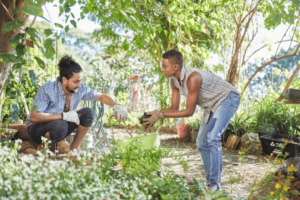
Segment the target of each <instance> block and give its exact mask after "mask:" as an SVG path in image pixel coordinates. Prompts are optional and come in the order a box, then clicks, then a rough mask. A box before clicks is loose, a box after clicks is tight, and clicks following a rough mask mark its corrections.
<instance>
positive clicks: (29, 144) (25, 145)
mask: <svg viewBox="0 0 300 200" xmlns="http://www.w3.org/2000/svg"><path fill="white" fill-rule="evenodd" d="M19 145H20V146H21V148H20V150H19V152H20V153H24V152H25V150H26V149H29V148H31V149H36V147H35V145H34V144H33V143H32V142H31V141H30V140H25V141H22V143H19Z"/></svg>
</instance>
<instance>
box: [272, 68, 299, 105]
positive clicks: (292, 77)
mask: <svg viewBox="0 0 300 200" xmlns="http://www.w3.org/2000/svg"><path fill="white" fill-rule="evenodd" d="M299 69H300V64H299V65H298V66H297V68H296V69H295V71H294V72H293V74H292V76H291V77H290V79H289V80H288V82H287V84H286V86H285V87H284V89H283V92H282V93H281V95H280V96H279V97H278V98H277V99H276V100H275V103H276V102H277V101H281V100H282V99H283V94H284V92H285V90H286V89H288V88H289V87H290V85H291V83H292V81H293V79H294V78H295V76H296V74H297V72H298V71H299Z"/></svg>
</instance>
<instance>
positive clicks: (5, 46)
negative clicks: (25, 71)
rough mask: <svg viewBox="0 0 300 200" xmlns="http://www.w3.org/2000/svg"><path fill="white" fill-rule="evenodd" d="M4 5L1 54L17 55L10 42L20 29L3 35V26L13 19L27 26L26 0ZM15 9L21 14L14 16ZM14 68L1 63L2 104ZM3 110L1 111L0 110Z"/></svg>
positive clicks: (0, 7)
mask: <svg viewBox="0 0 300 200" xmlns="http://www.w3.org/2000/svg"><path fill="white" fill-rule="evenodd" d="M1 2H2V3H3V5H4V6H5V7H6V9H7V11H6V9H5V8H4V7H3V5H0V16H1V17H0V53H12V54H14V53H15V49H12V48H11V46H10V44H9V40H10V39H11V38H12V37H13V36H15V35H16V34H17V33H18V29H14V30H12V31H9V32H7V33H5V34H3V33H2V26H3V25H4V24H5V23H7V22H9V21H12V18H13V19H14V20H15V19H20V20H21V21H24V25H25V24H26V22H27V20H28V16H26V15H24V14H23V12H22V4H23V3H24V0H16V1H15V5H13V4H14V1H12V0H1ZM14 7H17V8H19V9H20V12H19V13H16V14H14V15H13V14H12V10H13V8H14ZM12 67H13V63H2V62H0V97H1V98H0V102H2V96H3V95H2V93H3V90H4V88H5V85H6V84H7V80H8V78H9V71H10V70H11V68H12ZM0 106H1V107H2V103H0ZM0 110H1V109H0ZM0 119H1V112H0Z"/></svg>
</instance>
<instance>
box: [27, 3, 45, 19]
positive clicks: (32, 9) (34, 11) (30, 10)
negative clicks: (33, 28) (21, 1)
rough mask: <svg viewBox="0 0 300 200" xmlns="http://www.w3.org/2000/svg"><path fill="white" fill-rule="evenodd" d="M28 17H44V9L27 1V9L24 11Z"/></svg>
mask: <svg viewBox="0 0 300 200" xmlns="http://www.w3.org/2000/svg"><path fill="white" fill-rule="evenodd" d="M23 12H24V13H26V14H28V15H34V16H39V17H43V9H42V8H41V6H40V5H38V4H34V3H32V2H30V3H29V2H28V1H26V7H25V8H24V10H23Z"/></svg>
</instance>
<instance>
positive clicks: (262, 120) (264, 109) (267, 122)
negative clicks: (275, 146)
mask: <svg viewBox="0 0 300 200" xmlns="http://www.w3.org/2000/svg"><path fill="white" fill-rule="evenodd" d="M255 108H256V112H255V114H254V123H255V124H256V130H257V132H258V134H259V136H262V135H268V134H272V133H279V130H278V129H277V127H276V124H277V120H278V119H277V114H278V112H279V111H280V110H281V108H280V106H279V105H278V104H276V103H273V102H272V101H271V100H269V99H267V100H263V101H261V102H260V103H259V104H258V106H257V107H255Z"/></svg>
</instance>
